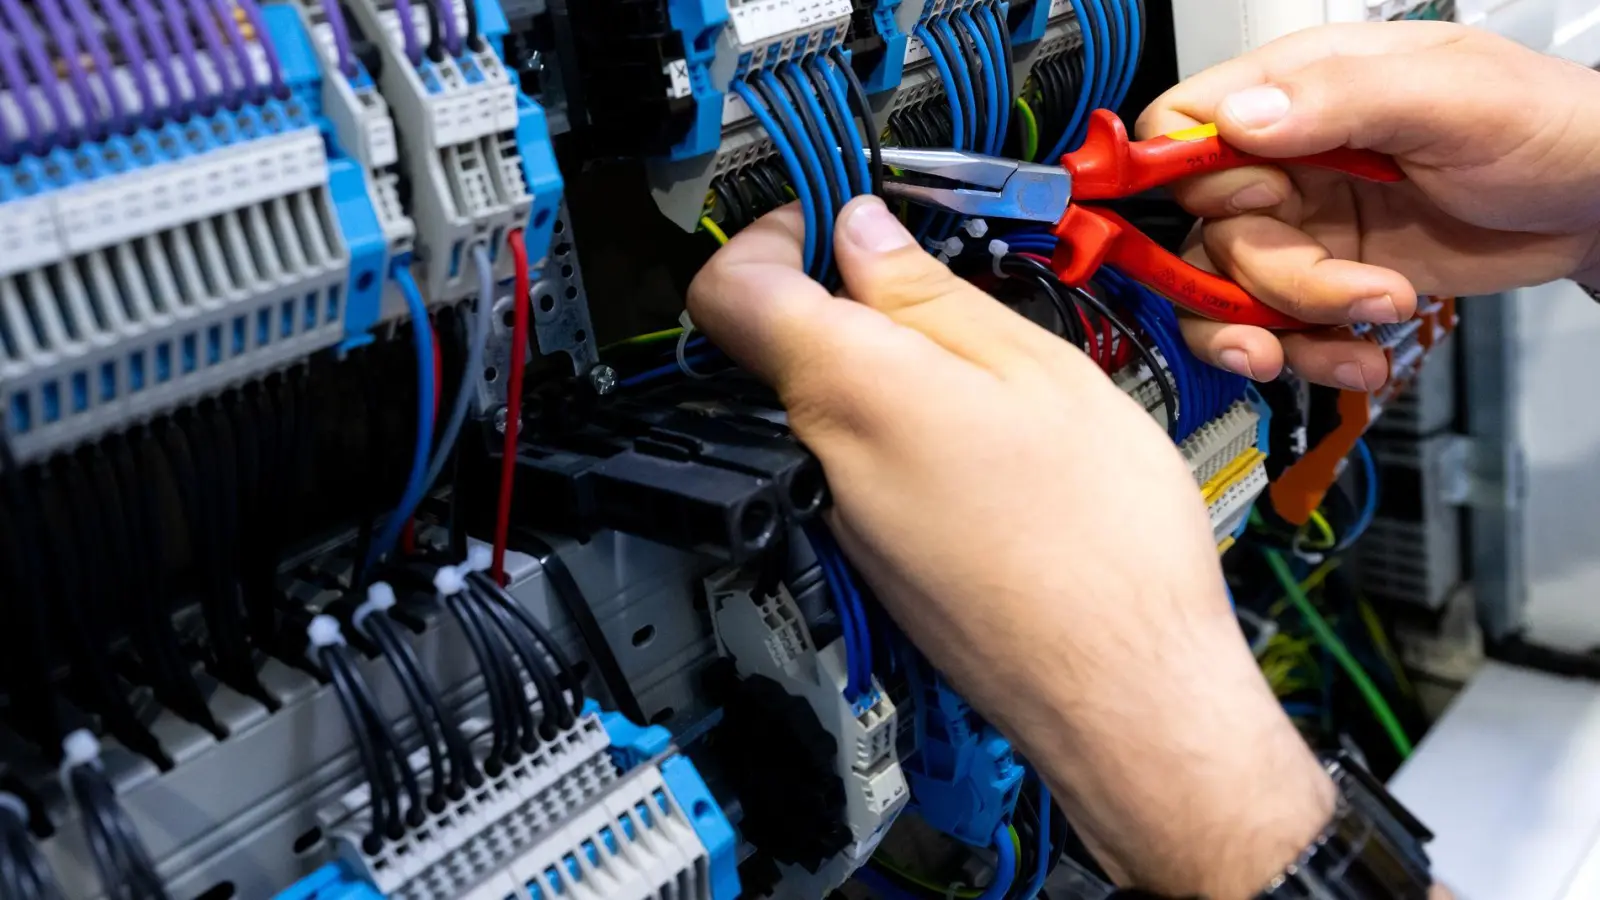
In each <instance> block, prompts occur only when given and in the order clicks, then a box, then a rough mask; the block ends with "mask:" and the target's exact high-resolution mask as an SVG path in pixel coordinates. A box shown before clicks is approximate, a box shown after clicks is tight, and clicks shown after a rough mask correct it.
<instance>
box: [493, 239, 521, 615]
mask: <svg viewBox="0 0 1600 900" xmlns="http://www.w3.org/2000/svg"><path fill="white" fill-rule="evenodd" d="M506 246H507V247H509V248H510V249H511V259H512V262H513V264H514V265H515V267H516V284H515V286H514V287H513V288H512V291H513V293H512V295H511V300H512V304H513V309H515V310H516V313H515V315H514V316H513V317H512V323H513V324H512V326H511V380H510V381H509V382H508V383H507V384H506V433H505V442H504V443H503V444H502V445H501V453H500V503H499V505H498V506H497V507H496V508H495V514H494V568H493V569H492V571H493V572H494V580H495V581H496V582H498V583H500V584H502V585H503V584H505V583H506V541H507V540H508V539H509V537H510V535H511V495H512V488H513V486H514V485H515V484H516V477H517V431H518V430H519V428H520V426H521V425H522V372H523V369H524V368H526V367H527V364H528V359H527V356H528V303H529V300H528V290H529V287H528V248H527V247H526V246H524V245H523V243H522V229H520V228H518V229H515V230H513V231H512V232H511V233H510V234H507V235H506Z"/></svg>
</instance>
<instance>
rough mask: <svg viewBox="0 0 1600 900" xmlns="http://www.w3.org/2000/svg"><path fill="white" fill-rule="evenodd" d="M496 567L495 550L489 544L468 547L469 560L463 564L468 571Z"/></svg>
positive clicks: (486, 569) (481, 570)
mask: <svg viewBox="0 0 1600 900" xmlns="http://www.w3.org/2000/svg"><path fill="white" fill-rule="evenodd" d="M493 567H494V551H493V550H491V549H489V545H488V544H473V545H472V546H470V547H468V548H467V561H466V563H465V564H464V565H463V566H462V568H464V569H466V570H467V571H468V572H487V571H489V570H490V569H491V568H493Z"/></svg>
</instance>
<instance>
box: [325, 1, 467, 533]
mask: <svg viewBox="0 0 1600 900" xmlns="http://www.w3.org/2000/svg"><path fill="white" fill-rule="evenodd" d="M328 2H329V3H340V2H342V0H328ZM422 3H423V5H424V6H426V7H427V8H428V51H427V52H428V58H429V59H431V60H433V61H434V62H443V61H444V29H443V28H442V27H440V25H439V0H422ZM364 558H365V557H364V556H357V557H356V559H358V560H359V559H364Z"/></svg>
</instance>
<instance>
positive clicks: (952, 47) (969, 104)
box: [930, 17, 978, 150]
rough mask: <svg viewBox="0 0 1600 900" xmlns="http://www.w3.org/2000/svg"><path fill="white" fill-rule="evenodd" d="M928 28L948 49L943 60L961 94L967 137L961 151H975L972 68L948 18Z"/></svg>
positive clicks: (976, 131) (975, 125)
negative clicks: (946, 61) (947, 63)
mask: <svg viewBox="0 0 1600 900" xmlns="http://www.w3.org/2000/svg"><path fill="white" fill-rule="evenodd" d="M930 27H931V30H932V31H936V32H938V33H939V36H940V37H942V38H944V40H945V44H944V46H945V47H947V48H948V49H949V53H948V54H946V55H945V59H946V60H948V61H949V64H950V68H951V71H952V72H954V73H955V79H956V90H958V91H961V92H962V93H961V104H962V106H961V108H962V110H963V111H964V112H965V113H966V119H967V131H966V136H967V137H966V143H964V144H962V145H961V149H962V150H976V149H978V100H977V97H978V88H977V85H976V84H975V83H974V82H973V80H972V77H973V74H974V73H973V71H972V67H971V66H969V65H967V57H966V54H964V53H962V52H961V47H962V44H961V38H959V37H957V36H956V30H955V28H954V27H952V26H951V24H950V20H949V19H948V18H943V17H941V18H937V19H934V20H933V23H932V25H931V26H930Z"/></svg>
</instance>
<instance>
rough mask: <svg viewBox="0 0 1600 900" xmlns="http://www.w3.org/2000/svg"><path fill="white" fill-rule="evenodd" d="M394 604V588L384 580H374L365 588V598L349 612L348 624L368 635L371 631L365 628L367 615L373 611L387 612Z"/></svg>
mask: <svg viewBox="0 0 1600 900" xmlns="http://www.w3.org/2000/svg"><path fill="white" fill-rule="evenodd" d="M394 604H395V597H394V588H392V587H390V586H389V584H388V582H385V581H378V582H374V583H373V584H372V586H370V587H368V588H367V599H366V600H365V601H363V602H362V604H361V605H360V606H358V607H356V611H355V612H353V613H351V614H350V624H351V625H354V626H355V628H356V630H357V631H359V632H361V633H362V634H365V635H369V636H370V635H371V634H372V632H370V631H368V630H367V617H368V616H370V615H372V614H373V613H381V612H388V611H389V610H391V609H393V608H394Z"/></svg>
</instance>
